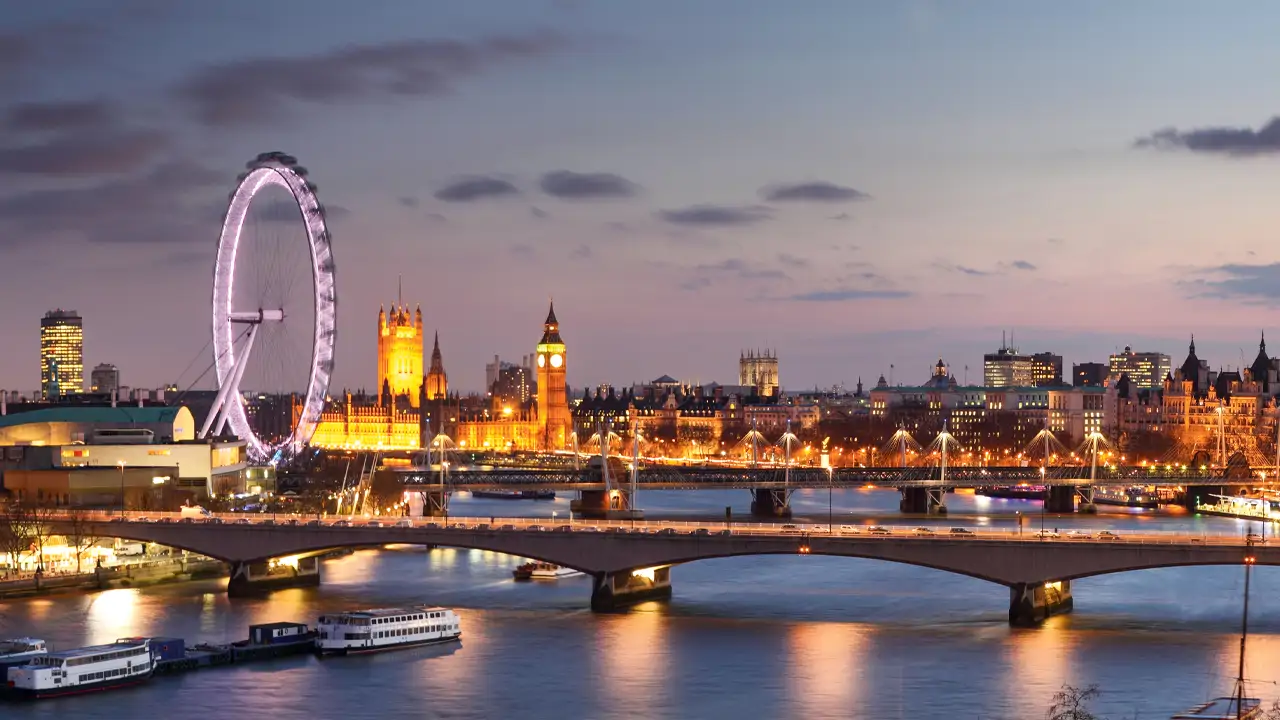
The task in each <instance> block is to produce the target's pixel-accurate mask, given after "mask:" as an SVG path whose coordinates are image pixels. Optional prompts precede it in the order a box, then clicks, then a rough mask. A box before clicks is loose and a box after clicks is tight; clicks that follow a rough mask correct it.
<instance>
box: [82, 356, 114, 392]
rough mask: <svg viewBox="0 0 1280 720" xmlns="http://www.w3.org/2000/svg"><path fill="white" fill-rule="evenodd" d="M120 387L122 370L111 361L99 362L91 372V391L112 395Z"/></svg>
mask: <svg viewBox="0 0 1280 720" xmlns="http://www.w3.org/2000/svg"><path fill="white" fill-rule="evenodd" d="M119 389H120V370H119V368H117V367H116V366H115V365H111V364H109V363H98V364H97V365H94V366H93V372H91V373H89V390H90V392H95V393H103V394H106V395H110V394H112V393H114V392H115V391H117V390H119Z"/></svg>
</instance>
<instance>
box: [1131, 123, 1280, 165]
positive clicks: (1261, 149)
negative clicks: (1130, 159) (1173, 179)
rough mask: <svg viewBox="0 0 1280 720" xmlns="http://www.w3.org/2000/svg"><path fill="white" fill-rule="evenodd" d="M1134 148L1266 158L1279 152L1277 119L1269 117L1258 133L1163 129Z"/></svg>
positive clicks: (1248, 130) (1241, 129) (1229, 129)
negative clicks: (1263, 156)
mask: <svg viewBox="0 0 1280 720" xmlns="http://www.w3.org/2000/svg"><path fill="white" fill-rule="evenodd" d="M1134 146H1135V147H1139V148H1155V149H1157V150H1189V151H1191V152H1197V153H1209V154H1218V155H1228V156H1233V157H1248V156H1254V155H1267V154H1271V153H1276V152H1280V117H1273V118H1271V120H1270V121H1268V122H1267V124H1266V125H1264V126H1262V129H1260V130H1254V129H1253V128H1247V127H1207V128H1196V129H1194V130H1178V129H1176V128H1165V129H1163V130H1157V131H1156V132H1153V133H1151V134H1150V135H1148V136H1147V137H1144V138H1139V139H1137V140H1135V141H1134Z"/></svg>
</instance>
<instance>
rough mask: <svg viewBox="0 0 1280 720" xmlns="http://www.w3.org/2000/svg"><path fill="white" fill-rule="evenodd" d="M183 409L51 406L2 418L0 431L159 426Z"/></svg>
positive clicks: (176, 407) (1, 416) (130, 406)
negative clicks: (35, 427) (55, 426)
mask: <svg viewBox="0 0 1280 720" xmlns="http://www.w3.org/2000/svg"><path fill="white" fill-rule="evenodd" d="M182 409H183V408H182V406H181V405H178V406H161V407H135V406H132V405H129V406H120V407H94V406H85V405H67V406H64V407H49V408H43V409H40V410H30V411H28V412H17V413H10V414H8V415H0V428H6V427H14V426H16V425H28V424H31V423H57V422H63V423H93V424H107V423H117V424H121V425H129V424H136V423H146V424H160V423H172V422H174V421H175V420H176V419H177V417H178V413H179V412H180V411H181V410H182Z"/></svg>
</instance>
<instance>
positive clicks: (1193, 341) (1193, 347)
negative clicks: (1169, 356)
mask: <svg viewBox="0 0 1280 720" xmlns="http://www.w3.org/2000/svg"><path fill="white" fill-rule="evenodd" d="M1190 351H1191V354H1192V355H1195V354H1196V334H1195V333H1191V347H1190Z"/></svg>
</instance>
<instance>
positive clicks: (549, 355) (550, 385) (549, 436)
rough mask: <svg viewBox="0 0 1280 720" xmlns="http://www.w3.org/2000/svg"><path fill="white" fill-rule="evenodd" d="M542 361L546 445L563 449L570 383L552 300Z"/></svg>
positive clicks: (541, 401) (541, 414)
mask: <svg viewBox="0 0 1280 720" xmlns="http://www.w3.org/2000/svg"><path fill="white" fill-rule="evenodd" d="M536 354H537V362H538V370H537V377H538V424H539V425H540V426H541V427H540V429H541V431H542V447H543V449H545V450H560V449H563V448H564V446H565V442H566V441H567V440H568V438H569V432H570V430H569V426H570V424H571V420H570V415H569V397H568V384H567V383H566V381H565V372H566V370H567V365H568V361H567V359H566V354H565V346H564V340H563V339H561V337H560V321H559V320H557V319H556V306H555V303H554V302H552V303H551V308H550V310H548V312H547V319H546V322H544V323H543V324H542V340H541V341H540V342H539V343H538V347H537V350H536Z"/></svg>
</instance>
